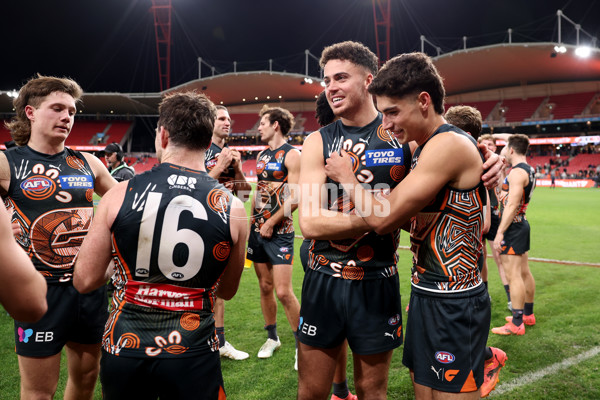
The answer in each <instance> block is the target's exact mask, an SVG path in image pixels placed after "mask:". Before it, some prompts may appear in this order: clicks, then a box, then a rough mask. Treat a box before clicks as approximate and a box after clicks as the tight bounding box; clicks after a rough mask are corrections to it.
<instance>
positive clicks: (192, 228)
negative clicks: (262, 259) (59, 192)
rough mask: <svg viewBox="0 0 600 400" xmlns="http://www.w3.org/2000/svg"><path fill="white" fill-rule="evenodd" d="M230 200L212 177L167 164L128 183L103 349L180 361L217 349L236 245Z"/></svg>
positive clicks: (116, 226) (116, 235) (117, 225)
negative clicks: (217, 309)
mask: <svg viewBox="0 0 600 400" xmlns="http://www.w3.org/2000/svg"><path fill="white" fill-rule="evenodd" d="M232 199H233V195H232V194H231V192H230V191H229V190H227V189H225V187H224V186H223V185H221V184H219V183H218V182H217V181H216V180H215V179H213V178H211V177H210V176H208V174H207V173H206V172H201V171H193V170H189V169H185V168H181V167H178V166H175V165H173V164H168V163H164V164H160V165H159V166H157V167H155V168H153V169H152V170H151V171H148V172H146V173H144V174H141V175H137V176H136V177H134V178H132V179H131V180H129V181H128V186H127V192H126V195H125V198H124V201H123V205H122V206H121V209H120V210H119V212H118V214H117V217H116V219H115V222H114V223H113V226H112V227H111V230H112V232H113V234H112V243H113V260H114V263H115V270H116V273H115V275H114V276H113V284H114V285H115V288H116V289H115V292H114V294H113V307H112V310H111V312H110V316H109V318H108V321H107V323H106V329H105V332H104V337H103V340H102V346H103V348H104V350H105V351H107V352H108V353H110V354H114V355H121V356H126V357H137V358H144V357H158V358H174V357H191V356H194V355H196V354H200V353H204V352H209V351H213V352H214V351H217V350H218V340H217V338H216V335H215V327H214V318H213V305H214V301H215V296H216V295H215V290H216V288H217V285H218V282H219V278H220V277H221V275H222V273H223V271H224V269H225V267H226V265H227V262H228V260H229V256H230V252H231V249H232V245H233V242H232V240H231V234H230V212H231V201H232Z"/></svg>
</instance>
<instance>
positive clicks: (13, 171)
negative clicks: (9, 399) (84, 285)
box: [0, 75, 116, 399]
mask: <svg viewBox="0 0 600 400" xmlns="http://www.w3.org/2000/svg"><path fill="white" fill-rule="evenodd" d="M82 93H83V91H82V90H81V87H79V85H78V84H77V83H76V82H75V81H73V80H71V79H67V78H55V77H47V76H41V75H38V76H37V77H35V78H32V79H30V80H29V81H28V82H27V83H26V84H25V85H24V86H23V87H22V88H21V90H20V91H19V96H18V97H17V98H15V99H14V101H13V104H14V107H15V110H16V114H17V115H16V117H15V118H14V119H13V120H12V121H11V122H10V123H8V124H7V127H8V129H9V130H10V131H11V134H12V136H13V139H14V140H15V142H16V144H17V145H18V147H13V148H11V149H9V150H7V151H5V152H3V153H1V154H0V191H1V192H2V193H1V194H2V196H3V197H5V204H6V206H7V208H8V209H9V210H10V211H12V221H13V223H17V224H19V225H20V227H21V231H22V233H21V235H18V236H17V242H18V243H19V244H20V245H21V247H22V248H23V249H24V250H25V251H26V252H27V253H28V255H29V256H30V258H31V260H32V262H33V264H34V265H35V267H36V269H37V270H38V271H40V272H41V273H42V275H44V277H45V278H46V282H47V283H48V292H47V295H46V299H47V302H48V312H47V313H46V314H45V315H44V316H43V317H42V319H41V320H39V321H38V322H36V323H25V322H22V321H15V343H16V352H17V355H18V358H19V371H20V374H21V398H22V399H40V398H44V399H50V398H52V397H53V396H54V393H55V392H56V387H57V385H58V378H59V374H60V358H61V351H62V349H63V347H66V350H67V367H68V373H69V376H68V379H67V386H66V389H65V398H77V399H91V398H92V397H93V394H94V387H95V385H96V380H97V378H98V371H99V361H100V341H101V338H102V330H103V326H104V323H105V321H106V316H107V313H106V308H107V300H106V289H105V288H104V287H103V288H100V289H98V290H96V291H94V292H92V293H89V294H86V295H81V294H79V293H78V292H77V291H76V290H75V288H74V287H73V282H72V275H73V263H74V260H75V257H76V256H77V254H78V252H79V246H80V245H81V242H82V241H83V238H84V237H85V235H86V234H87V230H88V228H89V225H90V222H91V220H92V216H93V214H94V207H93V206H94V204H93V195H94V192H95V193H97V194H98V195H100V196H102V195H103V194H104V193H105V192H106V191H108V189H110V188H111V187H112V186H113V185H115V184H116V182H115V180H114V179H113V178H112V177H111V176H110V174H109V172H108V170H107V169H106V167H105V166H104V164H103V163H102V162H101V161H100V160H99V159H98V158H96V157H95V156H93V155H91V154H89V153H80V152H77V151H73V150H71V149H69V148H67V147H65V141H66V140H67V137H68V136H69V133H70V132H71V129H72V128H73V124H74V122H75V113H76V110H77V104H78V103H79V101H80V99H81V96H82ZM107 267H108V262H107V263H106V264H105V265H104V269H105V270H106V269H107Z"/></svg>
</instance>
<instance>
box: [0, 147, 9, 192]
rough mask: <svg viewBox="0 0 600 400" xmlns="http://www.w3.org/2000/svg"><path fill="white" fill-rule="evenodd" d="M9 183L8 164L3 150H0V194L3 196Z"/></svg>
mask: <svg viewBox="0 0 600 400" xmlns="http://www.w3.org/2000/svg"><path fill="white" fill-rule="evenodd" d="M9 185H10V165H8V159H7V158H6V155H5V154H4V152H0V195H2V196H4V195H6V193H8V187H9Z"/></svg>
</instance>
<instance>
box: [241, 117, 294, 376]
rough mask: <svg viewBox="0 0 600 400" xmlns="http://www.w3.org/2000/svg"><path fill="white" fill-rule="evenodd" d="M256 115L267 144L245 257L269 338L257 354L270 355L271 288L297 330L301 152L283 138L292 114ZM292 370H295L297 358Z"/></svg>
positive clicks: (273, 325) (276, 343) (275, 339)
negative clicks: (294, 275)
mask: <svg viewBox="0 0 600 400" xmlns="http://www.w3.org/2000/svg"><path fill="white" fill-rule="evenodd" d="M259 115H260V117H261V119H260V125H259V127H258V131H259V133H260V138H261V140H262V141H263V142H265V143H267V145H268V147H267V148H266V149H265V150H263V151H261V152H260V153H259V154H258V157H257V159H256V176H257V178H258V185H257V187H256V192H255V194H254V196H253V198H252V209H253V215H252V221H251V226H250V237H249V239H248V256H247V257H248V259H249V260H251V261H253V262H254V269H255V270H256V276H257V277H258V282H259V285H260V305H261V309H262V313H263V317H264V320H265V330H266V331H267V341H266V342H265V343H264V344H263V345H262V347H261V348H260V350H259V352H258V358H269V357H271V356H272V355H273V352H274V351H275V350H277V349H278V348H279V347H281V341H280V340H279V336H278V335H277V301H276V299H275V296H274V294H273V291H275V294H276V295H277V298H278V299H279V301H280V302H281V304H282V305H283V308H284V310H285V315H286V317H287V320H288V322H289V324H290V327H291V328H292V331H293V332H294V337H296V333H297V329H298V314H299V312H300V304H299V303H298V299H297V298H296V295H295V294H294V291H293V288H292V267H293V260H294V223H293V218H292V213H293V212H294V210H295V209H296V208H297V207H298V201H297V199H296V194H295V190H294V189H295V187H296V186H297V183H298V176H299V174H300V152H299V151H298V150H296V149H295V148H294V147H293V146H291V145H290V144H288V143H287V140H286V137H287V134H288V133H289V132H290V130H291V129H292V127H293V126H294V117H293V116H292V114H291V113H290V112H289V111H288V110H286V109H283V108H280V107H272V108H269V107H267V106H265V107H263V109H262V110H261V111H260V114H259ZM296 338H297V337H296ZM296 348H297V344H296ZM296 354H297V353H296ZM294 368H295V369H297V356H296V362H295V363H294Z"/></svg>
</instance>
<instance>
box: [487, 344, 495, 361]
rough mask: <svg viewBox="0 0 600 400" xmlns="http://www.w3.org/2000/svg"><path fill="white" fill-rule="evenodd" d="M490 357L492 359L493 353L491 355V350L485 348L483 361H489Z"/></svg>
mask: <svg viewBox="0 0 600 400" xmlns="http://www.w3.org/2000/svg"><path fill="white" fill-rule="evenodd" d="M492 357H494V353H492V349H491V348H490V347H489V346H488V347H486V348H485V360H486V361H487V360H490V359H491V358H492Z"/></svg>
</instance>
